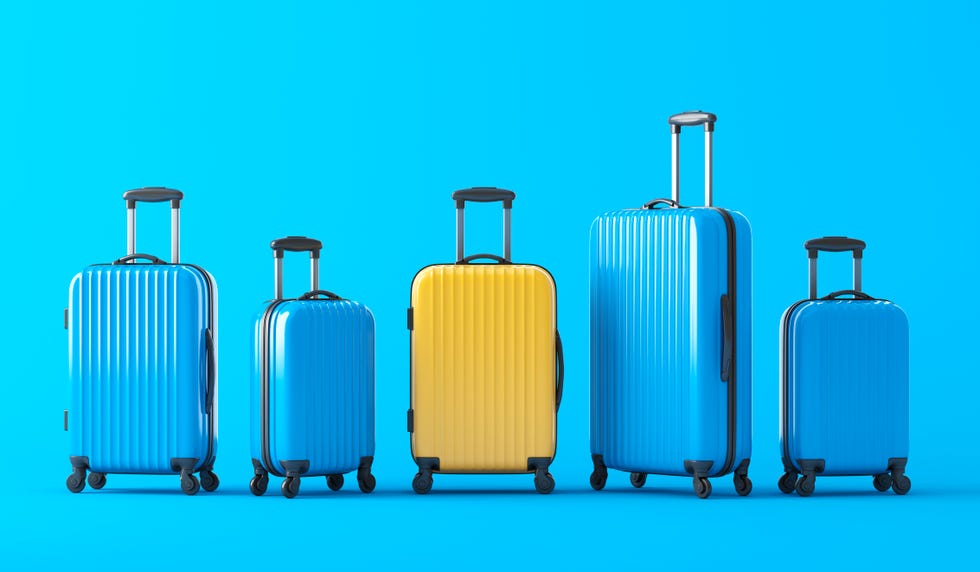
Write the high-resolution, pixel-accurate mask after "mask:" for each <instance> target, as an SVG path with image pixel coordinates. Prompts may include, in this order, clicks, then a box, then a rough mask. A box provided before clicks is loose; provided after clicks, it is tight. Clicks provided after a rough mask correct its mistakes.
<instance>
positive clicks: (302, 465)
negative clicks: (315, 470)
mask: <svg viewBox="0 0 980 572" xmlns="http://www.w3.org/2000/svg"><path fill="white" fill-rule="evenodd" d="M279 464H280V465H282V468H283V470H284V471H285V476H287V477H298V476H300V475H304V474H306V472H307V471H309V470H310V462H309V460H307V459H298V460H291V461H279ZM273 474H275V473H273Z"/></svg>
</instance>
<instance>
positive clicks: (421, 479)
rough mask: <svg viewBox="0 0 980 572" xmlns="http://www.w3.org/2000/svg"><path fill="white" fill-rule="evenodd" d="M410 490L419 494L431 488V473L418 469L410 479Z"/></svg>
mask: <svg viewBox="0 0 980 572" xmlns="http://www.w3.org/2000/svg"><path fill="white" fill-rule="evenodd" d="M412 490H413V491H415V492H416V493H418V494H420V495H424V494H425V493H427V492H429V491H431V490H432V473H429V472H428V471H426V472H422V471H419V472H418V473H415V478H414V479H412Z"/></svg>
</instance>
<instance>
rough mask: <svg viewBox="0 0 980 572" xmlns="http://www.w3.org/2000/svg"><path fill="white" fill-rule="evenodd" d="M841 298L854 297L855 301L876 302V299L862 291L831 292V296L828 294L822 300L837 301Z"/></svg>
mask: <svg viewBox="0 0 980 572" xmlns="http://www.w3.org/2000/svg"><path fill="white" fill-rule="evenodd" d="M841 296H854V299H855V300H874V298H872V297H871V296H868V295H867V294H865V293H864V292H861V291H860V290H838V291H836V292H831V293H830V294H827V295H826V296H824V297H823V298H821V300H836V299H837V298H840V297H841Z"/></svg>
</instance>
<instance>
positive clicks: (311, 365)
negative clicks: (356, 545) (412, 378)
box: [249, 236, 375, 498]
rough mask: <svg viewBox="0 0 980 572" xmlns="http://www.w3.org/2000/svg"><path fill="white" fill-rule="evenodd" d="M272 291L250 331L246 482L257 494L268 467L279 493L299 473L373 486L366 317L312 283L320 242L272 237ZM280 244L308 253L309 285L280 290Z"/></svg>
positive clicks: (289, 490)
mask: <svg viewBox="0 0 980 572" xmlns="http://www.w3.org/2000/svg"><path fill="white" fill-rule="evenodd" d="M271 246H272V250H273V253H274V255H275V264H276V297H275V299H274V300H272V301H271V302H268V303H267V304H265V306H264V307H263V309H262V310H261V311H260V312H259V313H258V314H257V315H256V317H255V320H254V325H253V328H252V439H251V441H252V465H253V466H254V468H255V476H254V477H252V481H251V483H250V484H249V489H250V490H251V491H252V493H253V494H255V495H262V494H264V493H265V491H266V489H267V488H268V485H269V473H272V474H273V475H276V476H279V477H285V479H284V480H283V482H282V494H283V495H284V496H286V497H287V498H292V497H295V496H296V495H297V494H299V484H300V478H301V477H304V476H326V477H327V485H328V486H329V487H330V488H331V489H332V490H335V491H336V490H339V489H340V488H341V487H342V486H343V484H344V473H348V472H350V471H355V470H356V471H357V484H358V486H359V487H360V489H361V491H362V492H365V493H370V492H371V491H373V490H374V486H375V479H374V476H373V475H372V474H371V464H372V463H373V462H374V316H373V315H372V314H371V311H370V310H368V308H367V307H366V306H364V305H362V304H359V303H357V302H353V301H351V300H344V299H342V298H340V297H339V296H337V295H336V294H334V293H332V292H328V291H326V290H320V289H319V287H318V273H319V260H320V249H321V248H322V245H321V243H320V241H318V240H314V239H311V238H305V237H299V236H288V237H285V238H280V239H277V240H274V241H272V245H271ZM284 251H292V252H309V253H310V264H311V269H310V281H311V282H312V288H311V289H310V291H309V292H307V293H306V294H303V295H302V296H300V297H299V298H296V299H284V298H283V296H282V261H283V254H284Z"/></svg>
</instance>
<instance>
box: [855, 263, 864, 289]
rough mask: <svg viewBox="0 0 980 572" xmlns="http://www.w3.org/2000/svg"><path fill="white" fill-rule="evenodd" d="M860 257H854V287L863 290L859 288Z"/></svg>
mask: <svg viewBox="0 0 980 572" xmlns="http://www.w3.org/2000/svg"><path fill="white" fill-rule="evenodd" d="M861 260H862V259H861V258H858V257H855V258H854V289H855V290H857V291H858V292H864V290H861Z"/></svg>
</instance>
